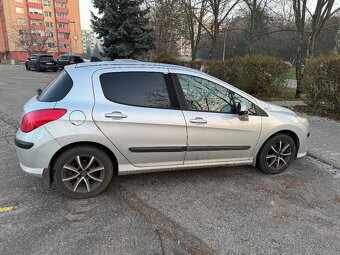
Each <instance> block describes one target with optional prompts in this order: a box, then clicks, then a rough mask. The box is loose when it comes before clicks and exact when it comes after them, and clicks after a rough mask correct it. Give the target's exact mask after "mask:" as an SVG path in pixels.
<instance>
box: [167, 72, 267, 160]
mask: <svg viewBox="0 0 340 255" xmlns="http://www.w3.org/2000/svg"><path fill="white" fill-rule="evenodd" d="M173 77H174V75H173ZM176 77H177V78H176ZM175 79H176V81H175V82H176V84H177V90H178V91H179V92H180V93H179V94H180V97H182V100H181V102H182V104H184V109H183V113H184V116H185V119H186V123H187V132H188V141H187V143H188V144H187V154H186V157H185V162H184V164H197V163H218V162H226V163H227V162H231V161H233V162H235V163H237V162H242V161H247V160H249V159H250V156H251V153H252V150H253V148H254V147H255V145H256V143H257V141H258V138H259V135H260V132H261V116H258V115H257V114H256V107H255V105H254V104H253V103H252V102H250V101H249V100H247V99H246V98H244V97H242V96H240V95H239V94H237V93H234V92H233V91H231V90H229V89H228V88H227V87H225V86H222V85H221V84H218V83H216V82H213V81H210V80H207V79H205V78H202V77H197V76H192V75H188V74H177V75H176V76H175ZM240 101H242V102H244V103H246V104H247V105H248V108H249V118H248V119H247V118H240V116H239V115H238V114H237V112H236V105H237V103H238V102H240Z"/></svg>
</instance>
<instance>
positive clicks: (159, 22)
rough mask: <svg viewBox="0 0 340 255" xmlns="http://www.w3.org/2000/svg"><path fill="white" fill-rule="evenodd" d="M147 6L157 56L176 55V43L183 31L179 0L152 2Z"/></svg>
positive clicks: (155, 0) (156, 0)
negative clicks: (149, 12)
mask: <svg viewBox="0 0 340 255" xmlns="http://www.w3.org/2000/svg"><path fill="white" fill-rule="evenodd" d="M147 4H148V6H149V8H150V9H151V20H152V23H153V27H154V36H155V39H156V53H157V55H161V54H167V55H175V54H177V47H178V43H177V42H178V41H179V39H180V37H181V32H180V31H183V21H182V20H183V10H181V5H180V0H154V1H151V2H149V3H147Z"/></svg>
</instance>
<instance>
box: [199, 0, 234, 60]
mask: <svg viewBox="0 0 340 255" xmlns="http://www.w3.org/2000/svg"><path fill="white" fill-rule="evenodd" d="M240 2H241V0H207V5H206V13H207V15H206V16H205V18H204V19H201V20H200V18H199V17H198V15H197V14H196V13H195V11H194V10H192V14H193V15H194V17H195V19H196V20H197V21H198V22H199V23H200V24H201V26H202V28H203V30H204V31H205V32H206V34H207V35H208V36H209V38H210V39H211V47H210V53H209V56H210V59H216V54H217V46H218V45H217V44H218V38H219V37H220V33H221V28H222V25H223V24H224V23H225V22H226V20H227V18H228V16H229V15H230V14H231V12H232V11H233V10H234V8H235V7H236V6H237V5H238V4H239V3H240Z"/></svg>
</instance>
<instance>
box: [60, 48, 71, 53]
mask: <svg viewBox="0 0 340 255" xmlns="http://www.w3.org/2000/svg"><path fill="white" fill-rule="evenodd" d="M59 51H60V52H61V53H69V52H72V50H71V48H59Z"/></svg>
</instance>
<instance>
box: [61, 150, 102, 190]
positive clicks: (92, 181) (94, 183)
mask: <svg viewBox="0 0 340 255" xmlns="http://www.w3.org/2000/svg"><path fill="white" fill-rule="evenodd" d="M104 175H105V168H104V165H103V163H102V162H101V161H100V160H99V159H98V158H96V157H94V156H90V155H77V156H75V157H74V158H72V159H71V160H69V161H68V162H66V164H65V165H64V166H63V169H62V171H61V177H62V182H63V183H64V185H65V186H66V187H67V188H68V189H70V190H71V191H73V192H77V193H86V192H90V191H93V190H94V189H96V188H97V187H98V186H99V185H100V184H101V183H102V182H103V180H104Z"/></svg>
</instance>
